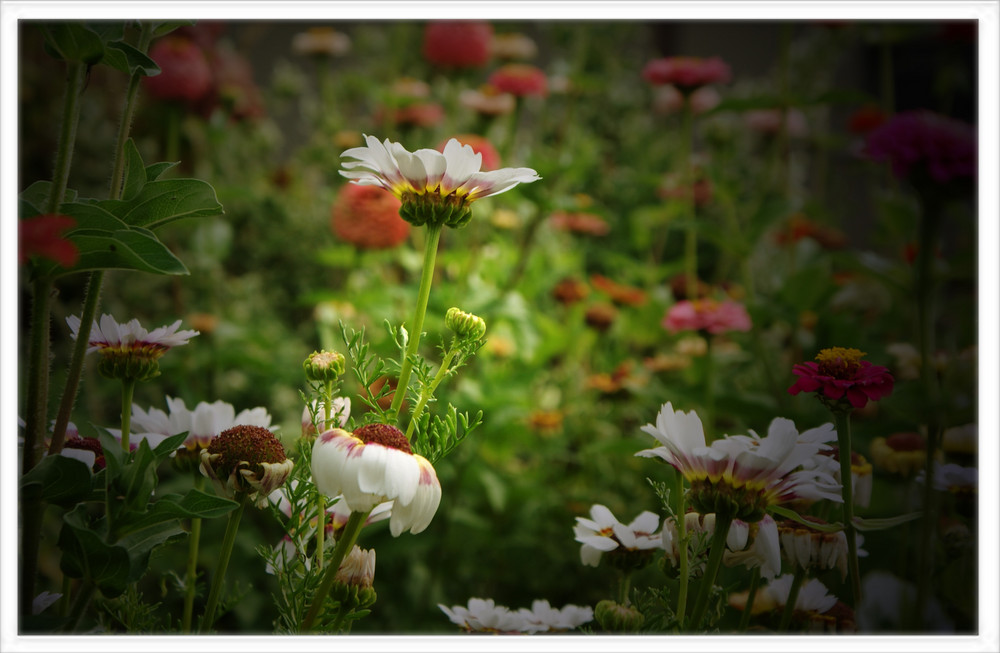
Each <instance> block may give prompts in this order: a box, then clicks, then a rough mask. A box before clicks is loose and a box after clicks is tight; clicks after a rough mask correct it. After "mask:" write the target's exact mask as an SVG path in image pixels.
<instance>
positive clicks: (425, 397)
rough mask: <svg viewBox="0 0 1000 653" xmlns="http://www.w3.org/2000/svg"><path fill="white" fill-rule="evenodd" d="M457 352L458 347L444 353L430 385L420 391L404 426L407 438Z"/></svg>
mask: <svg viewBox="0 0 1000 653" xmlns="http://www.w3.org/2000/svg"><path fill="white" fill-rule="evenodd" d="M457 353H458V349H452V350H451V351H449V352H448V353H447V354H446V355H445V357H444V360H442V361H441V367H440V369H438V371H437V374H435V375H434V379H433V380H431V383H430V385H428V386H427V387H426V388H424V389H423V391H422V392H421V393H420V399H419V400H418V401H417V405H416V407H415V408H414V409H413V415H411V416H410V423H409V424H408V425H407V426H406V439H407V440H409V439H410V435H411V434H412V433H413V428H414V426H416V424H417V421H418V420H419V419H420V416H421V415H422V414H423V412H424V408H425V407H426V406H427V402H428V401H430V398H431V397H433V396H434V391H435V390H437V387H438V386H439V385H441V381H443V380H444V377H445V376H447V375H448V372H449V371H450V370H449V368H450V366H451V361H452V359H454V358H455V354H457Z"/></svg>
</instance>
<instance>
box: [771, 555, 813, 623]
mask: <svg viewBox="0 0 1000 653" xmlns="http://www.w3.org/2000/svg"><path fill="white" fill-rule="evenodd" d="M805 577H806V569H805V567H796V568H795V576H794V577H793V578H792V586H791V587H790V588H789V590H788V600H787V601H785V609H784V611H783V612H782V613H781V623H779V624H778V632H782V633H783V632H785V631H787V630H788V626H789V624H791V623H792V614H793V613H794V612H795V604H796V603H797V602H798V600H799V590H800V589H802V581H803V580H805Z"/></svg>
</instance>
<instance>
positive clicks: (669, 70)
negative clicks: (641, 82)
mask: <svg viewBox="0 0 1000 653" xmlns="http://www.w3.org/2000/svg"><path fill="white" fill-rule="evenodd" d="M730 75H731V73H730V70H729V65H728V64H727V63H726V62H724V61H723V60H722V59H720V58H719V57H712V58H710V59H703V58H701V57H664V58H662V59H654V60H652V61H650V62H649V63H647V64H646V67H645V68H643V70H642V77H643V79H645V80H646V81H647V82H649V83H650V84H657V85H659V84H673V85H674V86H676V87H677V90H679V91H680V92H682V93H685V94H687V93H690V92H691V91H693V90H695V89H697V88H700V87H702V86H707V85H708V84H721V83H725V82H728V81H729V78H730Z"/></svg>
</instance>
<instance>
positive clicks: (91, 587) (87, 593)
mask: <svg viewBox="0 0 1000 653" xmlns="http://www.w3.org/2000/svg"><path fill="white" fill-rule="evenodd" d="M96 590H97V585H95V584H94V583H93V582H92V581H84V582H83V584H82V585H81V586H80V589H79V590H78V591H77V593H76V601H74V602H73V609H72V610H71V611H70V614H69V620H68V621H67V622H66V624H65V625H64V626H63V627H62V630H63V631H65V632H68V633H71V632H73V631H74V630H76V628H77V626H79V625H80V619H81V618H82V617H83V613H84V612H86V611H87V606H88V605H90V599H92V598H93V597H94V592H95V591H96Z"/></svg>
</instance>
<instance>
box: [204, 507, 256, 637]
mask: <svg viewBox="0 0 1000 653" xmlns="http://www.w3.org/2000/svg"><path fill="white" fill-rule="evenodd" d="M249 497H250V495H249V494H247V493H246V492H238V493H237V496H236V501H237V503H239V506H237V508H236V510H234V511H232V512H231V513H229V521H228V522H227V523H226V534H225V535H224V536H223V538H222V552H221V553H220V554H219V564H218V566H217V567H216V570H215V577H214V578H213V579H212V589H211V590H209V593H208V603H207V604H206V605H205V614H204V616H202V619H201V628H200V630H199V632H201V633H207V632H208V631H209V629H211V627H212V626H213V625H214V624H215V611H216V608H217V607H218V605H219V595H220V594H221V592H222V585H223V581H224V580H225V577H226V569H227V568H228V567H229V559H230V558H231V557H232V555H233V545H234V544H235V543H236V532H237V531H238V530H239V527H240V519H241V518H242V517H243V511H244V510H245V509H246V507H247V502H248V500H249Z"/></svg>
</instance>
